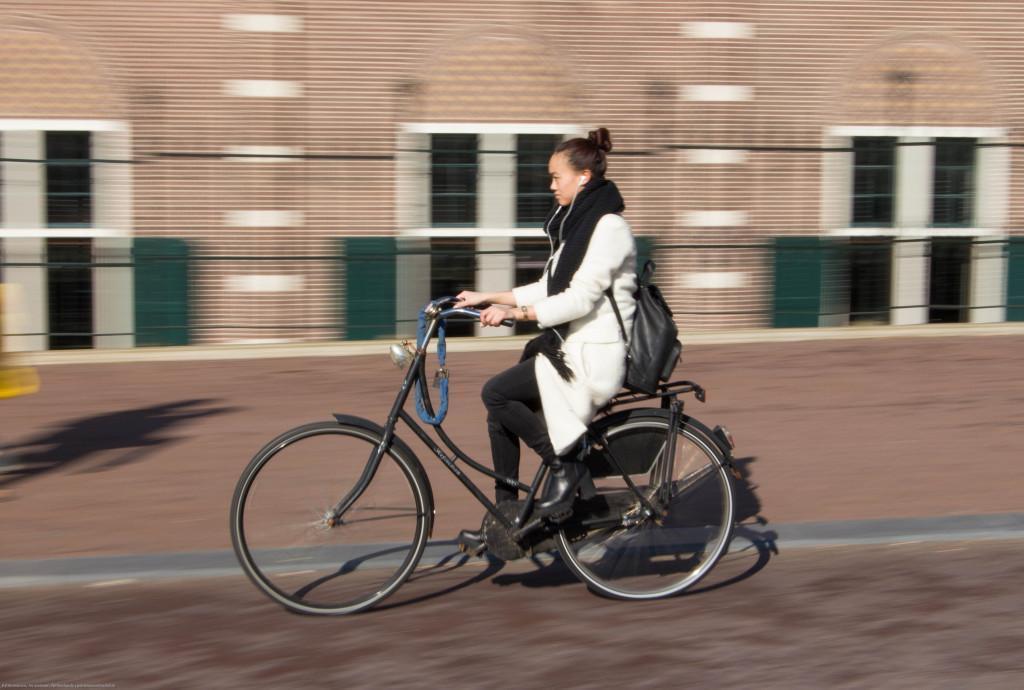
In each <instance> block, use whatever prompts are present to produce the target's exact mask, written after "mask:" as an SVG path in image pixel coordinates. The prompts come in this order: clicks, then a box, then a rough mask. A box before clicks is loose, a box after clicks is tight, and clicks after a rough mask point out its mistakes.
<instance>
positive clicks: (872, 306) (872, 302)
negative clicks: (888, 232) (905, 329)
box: [847, 238, 892, 324]
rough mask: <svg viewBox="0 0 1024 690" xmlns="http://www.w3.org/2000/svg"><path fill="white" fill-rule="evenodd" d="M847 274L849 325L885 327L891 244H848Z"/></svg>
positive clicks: (877, 241) (874, 240) (885, 241)
mask: <svg viewBox="0 0 1024 690" xmlns="http://www.w3.org/2000/svg"><path fill="white" fill-rule="evenodd" d="M847 271H848V275H849V285H850V308H849V314H850V323H857V324H887V323H889V309H890V307H891V300H890V292H891V283H892V240H890V239H888V238H880V239H879V238H863V239H860V238H858V239H853V240H851V241H850V244H849V245H848V247H847Z"/></svg>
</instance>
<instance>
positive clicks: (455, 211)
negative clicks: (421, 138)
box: [430, 134, 478, 227]
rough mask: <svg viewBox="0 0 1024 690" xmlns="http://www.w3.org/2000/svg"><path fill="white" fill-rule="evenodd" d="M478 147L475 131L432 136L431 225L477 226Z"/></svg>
mask: <svg viewBox="0 0 1024 690" xmlns="http://www.w3.org/2000/svg"><path fill="white" fill-rule="evenodd" d="M477 149H478V144H477V135H476V134H433V135H431V137H430V223H431V225H433V226H440V227H473V226H474V225H476V188H477V167H478V163H477Z"/></svg>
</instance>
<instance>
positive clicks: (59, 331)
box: [46, 239, 93, 350]
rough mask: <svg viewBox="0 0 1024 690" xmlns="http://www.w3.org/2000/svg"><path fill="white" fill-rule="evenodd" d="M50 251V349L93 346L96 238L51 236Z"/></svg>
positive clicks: (48, 270) (47, 252) (48, 247)
mask: <svg viewBox="0 0 1024 690" xmlns="http://www.w3.org/2000/svg"><path fill="white" fill-rule="evenodd" d="M46 255H47V263H48V267H47V273H48V279H47V287H48V293H49V294H48V297H49V299H48V300H47V307H48V310H49V313H48V315H47V317H48V326H49V328H48V330H49V333H50V349H51V350H66V349H75V348H88V347H92V329H93V323H92V320H93V311H92V307H93V304H92V303H93V284H92V265H91V262H92V240H88V239H49V240H47V242H46Z"/></svg>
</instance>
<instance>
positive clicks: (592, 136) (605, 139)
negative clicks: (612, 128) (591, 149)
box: [587, 127, 612, 153]
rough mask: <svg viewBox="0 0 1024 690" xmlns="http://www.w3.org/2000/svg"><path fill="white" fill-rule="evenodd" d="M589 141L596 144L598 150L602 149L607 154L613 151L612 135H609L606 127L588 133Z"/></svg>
mask: <svg viewBox="0 0 1024 690" xmlns="http://www.w3.org/2000/svg"><path fill="white" fill-rule="evenodd" d="M587 139H589V140H590V141H592V142H594V144H596V145H597V148H599V149H601V150H602V151H604V152H605V153H607V152H609V151H611V150H612V135H611V134H609V133H608V130H607V129H606V128H604V127H598V128H597V129H594V130H591V131H590V132H588V133H587Z"/></svg>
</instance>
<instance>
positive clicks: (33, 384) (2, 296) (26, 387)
mask: <svg viewBox="0 0 1024 690" xmlns="http://www.w3.org/2000/svg"><path fill="white" fill-rule="evenodd" d="M13 292H14V291H13V290H11V289H10V288H8V289H6V290H5V289H4V286H3V285H2V284H0V400H2V399H4V398H15V397H17V396H19V395H28V394H29V393H35V392H36V391H38V390H39V375H38V374H37V373H36V370H35V369H33V368H32V367H18V366H14V363H13V362H12V361H11V356H10V355H9V354H7V353H5V352H4V351H3V332H4V329H3V324H4V308H5V307H7V308H8V309H9V310H10V311H12V312H13V311H14V310H13V309H11V308H10V305H9V304H8V300H10V301H11V302H13V301H14V300H13Z"/></svg>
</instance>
